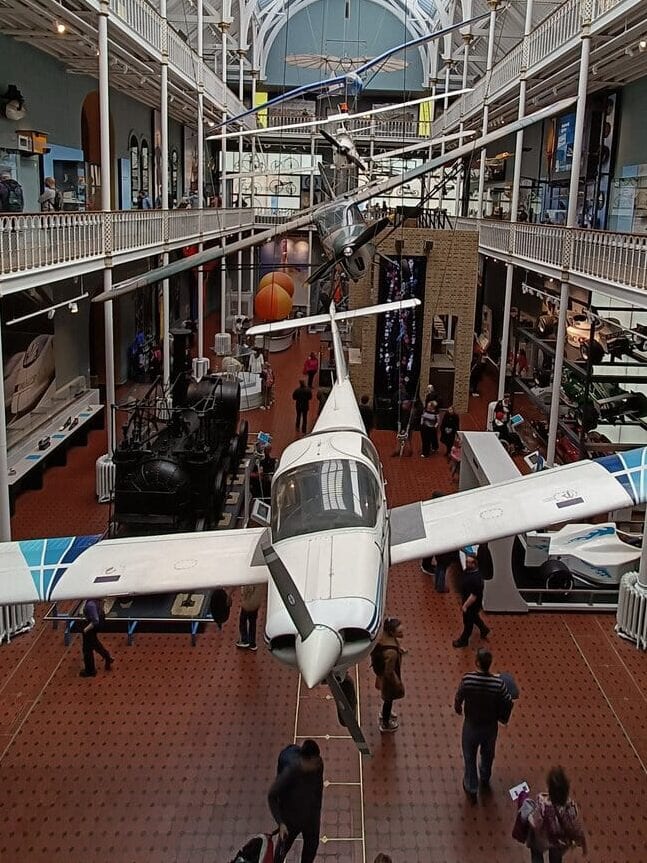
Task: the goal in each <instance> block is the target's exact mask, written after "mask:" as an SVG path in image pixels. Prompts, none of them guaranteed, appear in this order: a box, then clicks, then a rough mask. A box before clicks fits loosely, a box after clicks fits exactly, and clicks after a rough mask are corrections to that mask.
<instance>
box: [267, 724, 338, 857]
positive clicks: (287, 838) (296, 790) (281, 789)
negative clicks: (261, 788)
mask: <svg viewBox="0 0 647 863" xmlns="http://www.w3.org/2000/svg"><path fill="white" fill-rule="evenodd" d="M289 750H290V752H289V754H288V752H287V751H286V750H284V753H282V755H283V754H285V756H286V757H285V758H284V759H283V761H284V762H285V763H282V762H281V761H279V765H278V770H279V773H278V775H277V777H276V779H275V780H274V782H273V783H272V787H271V788H270V790H269V792H268V795H267V802H268V804H269V807H270V810H271V812H272V815H273V816H274V818H275V819H276V821H277V823H278V825H279V839H278V842H277V844H276V850H275V852H274V863H283V861H284V860H285V858H286V856H287V854H288V852H289V850H290V848H291V847H292V845H293V844H294V840H295V839H296V838H297V836H298V835H299V833H300V834H301V836H302V838H303V846H302V849H301V863H313V861H314V859H315V857H316V856H317V848H318V847H319V830H320V824H321V804H322V801H323V770H324V765H323V760H322V758H321V753H320V751H319V746H318V745H317V743H316V742H315V741H314V740H310V739H307V740H304V741H303V743H302V744H301V746H300V747H299V751H298V752H295V751H294V747H289Z"/></svg>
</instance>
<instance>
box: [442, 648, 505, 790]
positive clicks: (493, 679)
mask: <svg viewBox="0 0 647 863" xmlns="http://www.w3.org/2000/svg"><path fill="white" fill-rule="evenodd" d="M491 665H492V654H491V653H490V651H489V650H487V648H485V647H480V648H479V649H478V650H477V651H476V671H471V672H469V673H468V674H464V675H463V678H462V680H461V682H460V684H459V687H458V690H457V691H456V697H455V698H454V710H455V711H456V713H457V714H458V715H459V716H460V715H461V714H464V717H465V719H464V722H463V734H462V748H463V761H464V765H465V772H464V775H463V789H464V791H465V793H466V794H467V796H468V797H469V798H470V800H471V801H472V803H476V802H477V791H478V789H479V786H480V788H481V790H484V791H487V790H488V789H489V787H490V777H491V775H492V763H493V762H494V753H495V749H496V738H497V734H498V731H499V722H502V723H504V724H505V723H507V721H508V719H509V718H510V714H511V712H512V697H511V695H510V693H509V692H508V689H507V687H506V685H505V682H504V680H503V679H502V678H501V677H499V675H498V674H492V673H491V671H490V667H491ZM479 753H480V762H479V765H478V770H477V764H476V760H477V756H478V755H479Z"/></svg>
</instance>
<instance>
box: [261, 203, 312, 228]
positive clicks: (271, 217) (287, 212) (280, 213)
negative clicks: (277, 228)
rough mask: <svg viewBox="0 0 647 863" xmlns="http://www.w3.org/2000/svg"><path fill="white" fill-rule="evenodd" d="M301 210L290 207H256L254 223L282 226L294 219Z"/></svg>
mask: <svg viewBox="0 0 647 863" xmlns="http://www.w3.org/2000/svg"><path fill="white" fill-rule="evenodd" d="M300 213H301V210H293V209H291V208H288V207H282V208H280V209H272V208H271V207H254V221H255V222H256V224H257V225H281V224H283V222H287V221H288V220H289V219H294V218H296V216H298V215H299V214H300Z"/></svg>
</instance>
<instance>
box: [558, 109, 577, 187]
mask: <svg viewBox="0 0 647 863" xmlns="http://www.w3.org/2000/svg"><path fill="white" fill-rule="evenodd" d="M574 140H575V114H566V116H564V117H560V118H559V119H558V121H557V144H556V147H555V161H554V168H555V171H556V172H557V173H560V172H565V171H570V170H571V165H572V164H573V142H574Z"/></svg>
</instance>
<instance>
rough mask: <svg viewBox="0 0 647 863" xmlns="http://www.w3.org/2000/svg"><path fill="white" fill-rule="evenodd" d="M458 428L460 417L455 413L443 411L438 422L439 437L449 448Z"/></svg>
mask: <svg viewBox="0 0 647 863" xmlns="http://www.w3.org/2000/svg"><path fill="white" fill-rule="evenodd" d="M459 428H460V419H459V418H458V414H457V413H453V414H450V413H448V412H447V411H445V413H444V415H443V421H442V422H441V424H440V439H441V441H442V442H443V443H444V444H446V445H448V446H449V447H450V448H451V445H452V444H453V442H454V438H455V437H456V432H457V431H458V430H459Z"/></svg>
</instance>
